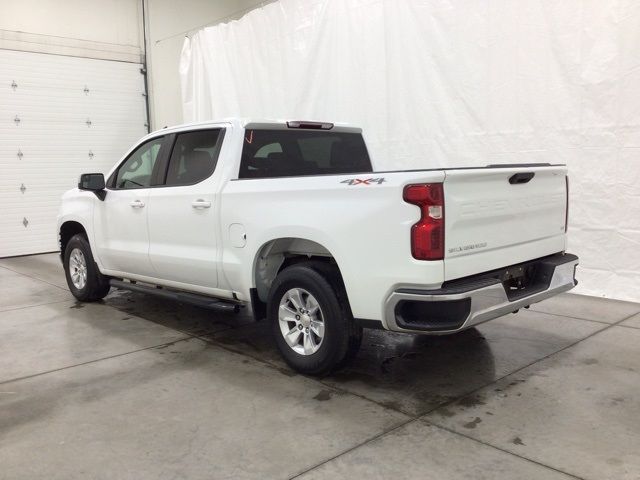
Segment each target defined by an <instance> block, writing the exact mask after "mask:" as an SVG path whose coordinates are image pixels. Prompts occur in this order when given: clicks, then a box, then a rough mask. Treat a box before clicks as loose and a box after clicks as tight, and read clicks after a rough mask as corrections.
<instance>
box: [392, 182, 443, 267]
mask: <svg viewBox="0 0 640 480" xmlns="http://www.w3.org/2000/svg"><path fill="white" fill-rule="evenodd" d="M402 198H403V199H404V201H405V202H407V203H410V204H412V205H417V206H418V207H420V212H421V216H420V221H419V222H418V223H416V224H415V225H414V226H412V227H411V254H412V255H413V258H415V259H417V260H442V259H443V258H444V190H443V189H442V184H441V183H424V184H420V185H407V186H406V187H404V192H403V194H402Z"/></svg>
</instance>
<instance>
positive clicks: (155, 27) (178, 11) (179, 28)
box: [144, 0, 269, 129]
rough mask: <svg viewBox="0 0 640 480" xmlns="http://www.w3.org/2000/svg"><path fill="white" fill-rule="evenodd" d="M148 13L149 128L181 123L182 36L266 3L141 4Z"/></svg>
mask: <svg viewBox="0 0 640 480" xmlns="http://www.w3.org/2000/svg"><path fill="white" fill-rule="evenodd" d="M144 1H146V12H147V55H148V57H147V61H148V69H149V92H150V99H151V104H150V109H151V119H152V120H151V128H152V129H158V128H162V127H163V126H165V125H175V124H177V123H181V122H182V102H181V97H180V79H179V76H178V62H179V60H180V52H181V50H182V44H183V42H184V37H185V33H188V32H189V31H196V30H198V29H199V28H200V27H204V26H207V25H213V24H216V23H220V22H223V21H230V20H232V19H234V18H239V17H241V16H242V15H244V14H245V13H246V12H248V11H250V10H251V9H252V8H255V7H259V6H260V5H261V4H264V3H269V2H268V1H258V0H215V1H210V0H182V1H180V2H177V1H175V0H144Z"/></svg>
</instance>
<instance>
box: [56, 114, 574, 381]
mask: <svg viewBox="0 0 640 480" xmlns="http://www.w3.org/2000/svg"><path fill="white" fill-rule="evenodd" d="M567 215H568V181H567V169H566V167H565V166H564V165H549V164H527V165H490V166H487V167H478V168H447V169H442V168H440V169H429V168H425V169H420V170H410V171H376V170H374V169H373V167H372V165H371V161H370V159H369V155H368V153H367V148H366V145H365V142H364V140H363V137H362V132H361V130H360V129H358V128H353V127H349V126H344V125H334V124H331V123H321V122H303V121H290V122H285V121H246V120H228V121H222V122H215V123H214V122H210V123H201V124H192V125H185V126H178V127H173V128H165V129H163V130H159V131H156V132H154V133H151V134H149V135H147V136H146V137H144V138H143V139H142V140H140V142H139V143H138V144H137V145H135V146H134V147H133V148H132V149H131V150H130V151H129V152H127V154H126V155H125V156H124V158H122V160H120V161H119V162H118V163H117V164H116V165H115V167H114V168H113V169H112V170H111V171H110V172H109V173H108V174H107V176H106V180H105V177H104V175H103V174H101V173H89V174H83V175H82V176H81V178H80V183H79V184H78V188H75V189H73V190H70V191H68V192H67V193H66V194H65V195H64V197H63V202H62V207H61V211H60V214H59V217H58V234H59V239H60V250H61V254H62V260H63V264H64V268H65V272H66V277H67V282H68V285H69V288H70V290H71V292H72V293H73V295H74V296H75V297H76V298H77V299H78V300H81V301H94V300H98V299H101V298H103V297H104V296H105V295H107V293H108V292H109V289H110V287H117V288H124V289H130V290H135V291H142V292H147V293H149V294H154V295H162V296H165V297H169V298H174V299H176V300H177V301H181V302H189V303H195V304H197V305H201V306H204V307H209V308H217V309H228V310H232V311H233V310H235V311H238V310H239V309H241V308H243V307H247V308H249V309H251V311H252V312H253V315H254V316H255V317H256V319H261V318H264V317H266V318H267V320H268V321H269V322H270V324H271V325H272V330H273V335H274V337H275V340H276V343H277V345H278V348H279V350H280V352H281V353H282V355H283V357H284V358H285V360H286V361H287V363H288V364H289V365H290V366H291V367H292V368H294V369H296V370H298V371H300V372H303V373H307V374H318V375H319V374H325V373H327V372H329V371H331V370H334V369H336V368H339V367H340V366H341V365H344V364H345V362H346V361H348V360H349V359H350V358H351V357H352V356H353V355H354V354H355V353H356V352H357V350H358V348H359V346H360V342H361V339H362V328H363V327H378V328H384V329H387V330H392V331H396V332H408V333H414V334H449V333H455V332H459V331H461V330H464V329H467V328H469V327H472V326H474V325H478V324H479V323H482V322H485V321H487V320H491V319H493V318H496V317H499V316H502V315H505V314H507V313H511V312H514V311H516V310H518V309H519V308H522V307H528V306H529V305H530V304H531V303H534V302H539V301H541V300H544V299H545V298H549V297H551V296H553V295H556V294H558V293H560V292H564V291H567V290H569V289H571V288H573V287H574V285H575V284H576V281H575V268H576V265H577V264H578V258H577V257H576V256H575V255H571V254H568V253H565V248H566V232H567Z"/></svg>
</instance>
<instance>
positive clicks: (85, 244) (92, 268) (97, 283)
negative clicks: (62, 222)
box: [64, 233, 111, 302]
mask: <svg viewBox="0 0 640 480" xmlns="http://www.w3.org/2000/svg"><path fill="white" fill-rule="evenodd" d="M74 249H78V250H80V251H81V252H82V255H84V259H85V263H86V269H87V279H86V283H85V285H84V286H83V287H82V288H77V287H76V286H75V285H74V284H73V280H72V278H71V271H70V270H71V267H70V259H71V252H73V251H74ZM64 273H65V277H66V278H67V285H68V286H69V290H70V291H71V294H72V295H73V296H74V297H76V298H77V299H78V300H80V301H81V302H95V301H96V300H100V299H102V298H104V297H106V296H107V294H108V293H109V289H110V288H111V286H110V285H109V278H108V277H105V276H104V275H102V274H101V273H100V271H99V270H98V266H97V265H96V262H95V261H94V260H93V254H92V253H91V247H90V246H89V241H88V240H87V237H86V236H85V235H84V234H81V233H79V234H77V235H74V236H73V237H71V240H69V242H68V243H67V246H66V248H65V250H64Z"/></svg>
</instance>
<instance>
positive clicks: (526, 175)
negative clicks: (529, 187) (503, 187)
mask: <svg viewBox="0 0 640 480" xmlns="http://www.w3.org/2000/svg"><path fill="white" fill-rule="evenodd" d="M534 175H535V173H534V172H520V173H516V174H514V175H511V176H510V177H509V183H510V184H511V185H516V184H518V183H527V182H528V181H529V180H531V179H532V178H533V177H534Z"/></svg>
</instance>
